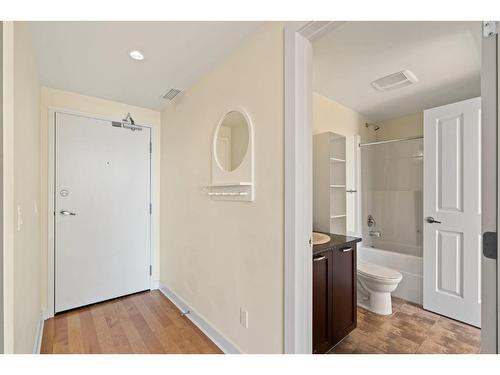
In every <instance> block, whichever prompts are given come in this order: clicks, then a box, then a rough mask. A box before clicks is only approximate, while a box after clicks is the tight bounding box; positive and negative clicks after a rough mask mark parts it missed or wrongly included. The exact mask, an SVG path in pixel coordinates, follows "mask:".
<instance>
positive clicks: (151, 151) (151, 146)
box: [149, 142, 153, 154]
mask: <svg viewBox="0 0 500 375" xmlns="http://www.w3.org/2000/svg"><path fill="white" fill-rule="evenodd" d="M149 153H150V154H152V153H153V142H149Z"/></svg>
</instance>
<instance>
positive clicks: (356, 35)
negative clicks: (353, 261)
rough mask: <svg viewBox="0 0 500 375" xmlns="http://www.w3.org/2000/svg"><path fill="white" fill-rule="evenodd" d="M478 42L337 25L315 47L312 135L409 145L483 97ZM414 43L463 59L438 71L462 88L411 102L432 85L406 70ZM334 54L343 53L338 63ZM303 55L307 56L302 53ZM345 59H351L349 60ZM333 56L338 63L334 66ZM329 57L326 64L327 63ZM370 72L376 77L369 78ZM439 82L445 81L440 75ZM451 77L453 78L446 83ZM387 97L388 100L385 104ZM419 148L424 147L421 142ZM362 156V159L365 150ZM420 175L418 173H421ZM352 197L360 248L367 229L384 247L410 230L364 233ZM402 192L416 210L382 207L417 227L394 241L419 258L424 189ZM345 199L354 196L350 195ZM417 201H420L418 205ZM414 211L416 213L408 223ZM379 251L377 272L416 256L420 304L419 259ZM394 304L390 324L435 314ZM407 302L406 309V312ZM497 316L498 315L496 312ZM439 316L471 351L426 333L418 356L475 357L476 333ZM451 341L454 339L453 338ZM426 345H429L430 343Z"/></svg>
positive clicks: (461, 34) (428, 31)
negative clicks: (450, 112) (431, 122)
mask: <svg viewBox="0 0 500 375" xmlns="http://www.w3.org/2000/svg"><path fill="white" fill-rule="evenodd" d="M411 28H413V29H418V30H420V31H419V32H415V31H411ZM384 29H385V30H384ZM405 29H410V31H409V32H408V33H405ZM422 30H425V32H421V31H422ZM335 34H336V35H335ZM343 38H344V39H343ZM419 38H420V39H419ZM313 39H314V38H313ZM335 39H336V40H335ZM481 39H482V30H481V23H478V22H476V23H471V22H470V23H459V22H439V23H438V22H428V23H426V24H425V25H423V24H422V23H421V22H371V23H370V22H345V23H336V25H334V27H332V30H331V31H329V32H327V33H324V35H322V36H321V37H320V38H315V39H314V40H313V41H312V55H313V60H312V73H313V78H312V82H313V84H312V86H313V87H312V89H313V97H312V106H311V107H312V118H313V134H321V133H324V132H328V131H330V132H335V133H336V134H341V135H348V132H349V131H352V132H357V135H359V136H360V138H361V142H360V143H373V142H377V141H381V140H384V138H385V140H394V139H400V138H413V137H415V138H421V137H422V136H423V111H424V110H426V109H430V108H434V107H438V106H441V105H446V104H449V103H454V102H458V101H460V100H464V99H467V98H474V97H478V96H480V95H481V84H480V80H481V63H480V61H481V44H482V42H481ZM494 39H496V37H494ZM376 41H382V42H384V41H385V42H387V45H386V49H384V48H381V47H382V46H381V45H380V44H377V43H375V42H376ZM460 41H462V44H461V43H460ZM412 43H413V44H412ZM440 43H444V44H441V46H439V44H440ZM495 43H496V40H495ZM419 44H424V45H425V44H427V46H428V48H430V49H431V50H433V49H437V50H438V51H439V50H442V49H443V48H446V50H447V52H449V53H452V52H453V51H455V52H457V53H460V54H461V55H460V56H462V57H463V58H460V59H457V56H456V55H455V56H454V57H453V58H454V59H455V62H458V61H459V60H460V62H461V63H464V64H465V65H467V66H462V67H461V68H460V67H458V66H453V67H452V66H450V61H445V62H441V63H447V64H448V65H447V66H446V67H445V68H444V70H443V71H444V73H445V74H444V76H446V74H448V73H450V72H457V71H458V72H461V73H464V72H467V74H465V75H467V76H468V78H467V79H465V80H464V81H463V82H462V83H461V84H457V83H456V82H455V86H453V84H450V82H449V81H450V79H449V80H448V85H444V84H443V85H442V86H443V87H442V88H441V89H439V84H438V83H437V80H436V79H431V81H432V85H433V87H432V89H431V91H428V92H427V95H425V100H427V102H425V100H422V98H420V99H419V98H418V97H413V98H412V96H411V94H409V93H411V92H412V89H417V88H418V89H419V90H420V89H421V88H422V90H423V89H424V88H426V87H427V88H428V83H429V82H427V84H425V83H424V82H426V81H427V80H428V78H429V75H428V74H429V72H428V71H426V70H425V69H423V70H422V69H420V68H418V67H414V68H413V70H414V71H411V69H409V68H411V66H412V63H413V62H414V61H417V60H418V57H419V51H418V48H417V47H418V46H419ZM321 45H323V46H324V47H325V48H324V50H325V51H328V52H327V54H323V55H322V54H321V51H320V49H318V46H321ZM296 46H297V44H296ZM305 48H307V47H305ZM336 48H337V51H338V52H339V53H340V54H339V55H336V56H335V49H336ZM454 48H455V49H454ZM332 51H333V52H332ZM405 51H406V53H405ZM301 52H304V50H301ZM420 52H421V51H420ZM305 53H307V51H306V52H305ZM349 54H350V55H351V56H347V55H349ZM397 54H402V55H403V56H404V59H403V60H404V61H403V60H398V59H397ZM431 55H432V56H435V55H436V54H429V50H427V51H426V52H425V53H424V54H422V55H420V60H421V61H422V64H423V65H426V69H430V70H432V69H435V66H432V64H430V63H429V61H431V60H432V59H431V60H429V59H428V58H427V59H426V58H424V56H427V57H428V56H431ZM346 56H347V58H346ZM366 56H370V59H368V60H367V59H366ZM332 57H335V58H334V59H333V58H332ZM330 58H331V60H330V61H329V59H330ZM349 58H350V60H349V61H343V59H344V60H348V59H349ZM434 60H435V59H434ZM332 61H335V64H331V62H332ZM378 62H380V63H381V64H382V62H383V64H382V65H378V68H379V70H380V74H379V75H376V74H370V72H369V71H370V69H371V68H372V66H373V65H377V63H378ZM396 65H399V68H396ZM417 65H418V64H417ZM444 65H446V64H444ZM306 67H307V64H306ZM349 69H352V70H349ZM372 70H373V69H372ZM398 70H399V71H398ZM407 70H409V72H405V71H407ZM349 72H351V74H349ZM391 72H392V73H391ZM371 73H373V71H372V72H371ZM396 73H399V74H396ZM415 73H417V74H415ZM321 74H323V75H321ZM384 74H385V75H384ZM391 74H395V75H398V76H399V77H400V79H399V81H398V80H396V82H394V80H393V79H394V76H393V77H389V76H391ZM441 75H443V74H442V73H441ZM415 76H416V79H415ZM345 77H348V78H347V80H350V82H349V81H348V82H347V83H346V84H343V82H342V79H344V80H345ZM387 77H389V78H390V79H388V81H387V79H386V80H385V84H388V85H389V86H390V85H391V82H392V84H394V85H396V86H398V85H401V86H400V88H398V89H396V88H395V87H394V88H389V89H386V90H379V88H380V87H382V86H381V83H382V84H383V83H384V82H378V86H379V87H378V88H377V87H376V86H377V82H376V81H377V79H378V78H387ZM426 77H427V78H426ZM448 78H450V77H449V76H448ZM360 79H364V80H365V84H367V86H368V88H370V89H372V90H374V92H373V93H374V95H375V94H378V97H376V100H374V101H373V102H372V103H369V102H370V100H369V95H365V94H366V90H365V89H364V88H361V89H360V87H359V86H358V85H356V82H357V81H356V80H358V81H359V80H360ZM391 79H392V81H391ZM402 81H405V82H402ZM412 81H413V82H412ZM451 81H453V79H451ZM398 82H399V83H398ZM432 85H431V86H432ZM445 86H446V87H445ZM335 90H337V92H335ZM384 91H385V92H384ZM417 91H418V90H417ZM424 91H425V90H424ZM403 92H404V93H405V94H404V95H401V93H403ZM446 92H454V93H455V94H456V95H458V96H457V97H454V98H452V97H451V96H448V97H446ZM398 96H400V97H401V100H400V101H399V102H398V101H397V100H396V102H395V101H394V100H395V99H397V97H398ZM384 98H385V99H384ZM388 98H389V99H390V100H388ZM356 100H357V102H356ZM391 101H392V104H390V105H389V104H388V103H389V102H391ZM384 102H385V103H384ZM366 103H368V105H365V104H366ZM490 104H491V103H490ZM412 106H413V107H415V106H417V107H418V108H413V107H412ZM389 107H391V108H392V111H393V112H392V114H391V115H387V117H385V118H384V115H383V114H382V113H383V112H384V111H386V110H387V112H386V114H387V113H388V112H390V111H391V109H390V108H389ZM397 120H400V121H397ZM318 124H319V125H318ZM405 125H406V126H405ZM375 128H377V130H375ZM353 129H354V130H353ZM405 132H406V133H405ZM349 135H351V134H349ZM490 136H491V135H490ZM408 142H410V143H411V142H413V141H411V140H408ZM420 142H421V143H422V140H421V139H420ZM404 143H405V142H401V145H402V144H404ZM414 143H417V144H418V140H417V141H415V142H414ZM412 148H413V147H404V146H401V149H402V150H403V151H405V152H406V151H408V152H410V151H409V150H410V149H412ZM417 149H418V146H417ZM361 152H362V153H363V151H361ZM410 153H411V152H410ZM414 156H415V158H414V159H415V160H417V159H420V161H419V163H422V159H423V158H425V155H422V154H420V155H418V152H417V154H416V155H414ZM346 159H347V158H346ZM371 161H374V159H371ZM349 164H351V165H349ZM362 164H363V155H361V165H362ZM422 165H423V163H422ZM393 167H394V163H393ZM345 168H346V169H349V168H352V163H346V165H345ZM361 168H362V166H361ZM386 168H389V169H386V170H390V168H391V167H390V166H386ZM372 172H373V171H372ZM393 172H395V173H393ZM400 172H402V173H397V170H394V169H392V170H391V175H392V176H394V179H396V180H397V178H402V177H404V176H405V173H407V174H408V170H407V169H406V168H405V167H404V163H403V164H402V165H401V166H400ZM421 174H423V170H422V172H421ZM363 177H364V176H363V173H361V186H362V187H364V184H365V182H366V181H363ZM381 179H384V177H381ZM403 179H404V178H403ZM385 182H388V181H385ZM413 182H415V181H413ZM392 183H396V184H397V181H392ZM332 185H335V184H332ZM339 185H340V186H342V185H347V183H346V184H339ZM342 187H343V188H344V189H345V190H357V189H350V188H349V187H348V186H342ZM334 188H339V186H336V187H334ZM357 193H358V194H359V196H360V197H361V198H360V201H361V207H362V209H361V217H359V216H360V215H359V214H358V217H357V218H356V219H357V220H358V222H360V223H361V230H360V231H359V233H358V235H359V236H360V237H361V238H363V243H365V237H366V235H365V233H366V232H369V231H370V230H372V231H373V232H374V233H372V234H373V236H370V235H369V233H368V236H369V237H368V238H367V239H368V240H373V241H384V240H387V235H388V234H389V233H390V231H391V230H392V231H393V233H395V234H401V233H398V231H397V230H394V228H397V226H398V225H399V226H400V227H402V228H404V229H409V228H408V226H406V225H405V223H408V220H406V221H405V220H404V219H403V221H398V220H395V221H394V222H393V226H392V227H391V225H389V226H384V227H385V228H387V229H388V230H387V231H386V230H385V229H384V232H385V235H384V234H383V233H382V231H381V230H377V229H378V228H369V227H368V222H369V220H368V215H365V212H364V210H363V207H364V205H366V201H365V202H363V198H362V197H363V195H364V194H365V191H357ZM381 193H382V192H381V191H378V192H377V194H379V195H380V194H381ZM399 193H400V195H403V193H408V195H412V194H413V198H412V199H413V201H412V202H413V203H410V204H409V206H405V204H404V203H403V201H401V200H400V201H398V200H397V199H396V200H394V199H392V198H389V200H388V201H387V202H388V204H392V205H393V206H394V207H395V209H396V211H397V213H398V214H399V215H401V214H403V213H405V212H406V213H407V214H408V215H407V217H406V218H408V217H411V218H412V219H411V220H410V221H413V222H414V223H415V226H412V228H411V229H410V230H408V232H411V236H409V237H408V236H407V237H406V238H407V239H408V238H410V239H412V240H413V243H411V241H410V242H407V243H404V242H403V243H402V242H401V241H400V240H401V237H399V238H398V240H399V241H400V242H399V243H400V245H403V246H399V248H403V249H406V250H409V249H410V248H411V247H412V246H413V247H417V248H418V247H420V249H421V251H422V253H421V254H423V247H424V241H423V233H422V232H423V229H422V228H423V225H424V222H423V218H424V215H423V209H419V205H420V206H422V207H423V195H424V193H423V189H422V188H421V189H420V190H419V189H413V190H411V189H410V190H408V191H405V190H404V189H401V191H400V192H399ZM410 193H411V194H410ZM346 194H347V193H346ZM349 194H353V193H352V192H351V193H349ZM418 196H420V201H419V198H418ZM346 199H347V197H346ZM332 201H333V202H335V200H334V199H330V202H328V204H330V205H331V202H332ZM398 202H399V203H398ZM412 204H413V206H412ZM410 206H411V207H410ZM405 207H410V210H409V211H408V210H407V209H405ZM383 211H384V212H385V215H387V217H391V215H390V212H387V210H383ZM411 212H414V215H413V216H412V214H411ZM354 214H355V213H354ZM339 215H340V214H339ZM345 215H346V218H347V220H349V216H350V215H353V213H352V209H351V210H349V209H348V208H347V206H346V213H345ZM417 215H419V216H420V220H419V216H417ZM335 216H337V215H331V216H330V218H329V219H331V220H334V219H340V218H338V217H335ZM365 216H366V217H365ZM371 216H372V217H373V219H374V221H375V223H376V224H377V225H378V226H383V223H382V222H383V221H384V220H382V219H381V222H379V221H378V220H377V217H376V215H373V214H372V215H371ZM364 227H366V228H364ZM364 232H365V233H364ZM377 232H380V236H377ZM344 234H346V233H344ZM383 237H386V238H383ZM402 237H404V236H402ZM419 241H420V242H419ZM368 243H369V242H368ZM363 246H364V245H361V246H360V248H361V251H360V253H363V250H362V247H363ZM372 246H373V245H371V244H369V245H368V246H366V248H367V250H370V249H376V248H374V247H372ZM405 246H406V247H405ZM381 250H384V251H387V252H388V253H390V254H389V255H391V258H392V259H391V260H390V261H389V262H391V263H388V264H386V265H381V266H382V267H385V268H391V267H390V265H392V268H397V267H399V266H400V265H401V264H402V263H405V259H404V256H412V257H414V258H412V259H413V260H415V262H413V263H408V262H406V263H407V264H406V265H405V267H407V269H406V271H405V273H406V274H408V275H411V276H412V277H413V284H412V283H410V285H407V289H408V290H407V291H408V292H409V293H410V294H411V293H413V295H415V296H419V295H420V298H422V296H423V277H424V275H423V259H422V255H421V256H420V257H418V256H416V255H412V254H405V253H399V254H398V252H397V251H391V250H390V249H381ZM476 251H477V254H480V251H481V247H479V246H478V247H477V249H476ZM410 252H411V251H410ZM358 254H359V253H358ZM377 255H379V254H370V253H369V251H366V252H365V256H364V258H365V260H367V259H372V260H373V259H376V258H374V256H377ZM360 258H362V257H361V256H359V257H358V259H360ZM418 258H420V259H418ZM483 262H484V257H483ZM495 264H496V262H495ZM419 269H420V274H419V272H418V270H419ZM495 271H496V270H495ZM400 273H401V272H400ZM495 273H496V272H495ZM412 277H407V278H406V280H408V281H409V280H410V279H412ZM484 277H485V275H484V273H483V279H484ZM488 277H489V279H493V278H495V274H491V273H489V276H488ZM419 279H420V280H419ZM417 284H418V285H419V286H420V290H415V289H414V288H413V287H412V286H411V285H417ZM396 290H397V289H396ZM400 291H402V290H400ZM396 293H397V292H396ZM495 293H496V288H495V291H494V293H492V294H493V296H494V297H496V295H495ZM490 295H491V294H490ZM397 298H398V297H396V298H395V299H394V301H395V302H394V303H393V307H394V312H393V314H392V316H393V317H394V316H395V315H396V314H397V315H398V317H401V316H402V315H403V314H407V315H411V316H412V318H411V319H410V320H411V321H412V322H413V324H417V323H419V322H420V323H422V320H421V319H424V318H425V317H426V314H432V313H430V312H429V311H427V310H425V309H423V308H422V306H421V303H422V302H420V304H419V303H415V302H412V301H408V300H404V299H399V300H398V299H397ZM422 299H423V298H422ZM482 302H483V306H484V304H485V302H488V304H489V306H490V309H491V308H492V306H493V305H494V304H496V302H494V303H491V301H485V300H484V299H483V301H482ZM408 303H409V304H410V305H408ZM419 305H420V306H419ZM407 306H412V307H413V306H417V307H418V310H417V311H413V312H412V313H411V314H409V311H408V309H407ZM399 307H402V310H396V308H399ZM494 311H496V309H495V310H494ZM368 315H369V312H367V316H368ZM436 316H437V320H439V321H440V322H441V323H440V324H441V325H444V326H446V327H447V328H446V329H449V330H450V329H451V328H454V329H455V328H456V329H458V330H459V331H460V330H463V331H461V333H457V332H455V333H454V334H455V335H457V334H458V335H464V337H469V338H471V340H470V341H469V342H468V344H467V345H469V346H468V347H463V346H461V345H457V346H456V347H454V348H443V347H442V346H441V347H440V346H439V343H436V341H439V338H436V337H432V340H434V342H432V340H431V341H427V338H426V337H424V336H425V334H423V335H421V336H420V338H419V339H418V340H417V344H418V345H419V347H421V346H422V345H423V343H424V341H427V344H426V345H424V346H423V347H422V350H423V351H424V352H440V351H441V352H453V351H455V352H464V353H465V352H468V350H469V349H470V350H472V352H478V351H479V340H478V331H475V330H476V329H475V328H473V327H471V326H469V325H465V324H463V323H460V322H457V321H455V320H446V319H447V318H445V317H442V318H441V315H436ZM427 318H428V316H427ZM378 319H379V318H378V317H377V316H373V317H368V318H367V319H365V320H363V322H364V323H366V321H367V320H372V321H378ZM431 320H432V319H430V320H429V323H430V321H431ZM364 323H363V324H364ZM379 323H380V321H379ZM399 323H400V322H398V323H397V324H399ZM494 323H495V324H494V325H493V326H492V325H491V320H490V324H489V325H488V328H487V329H488V331H490V332H493V331H496V329H497V328H496V322H494ZM382 325H384V326H386V328H387V329H388V330H389V331H390V327H391V324H390V323H387V324H385V323H383V324H382ZM441 325H440V326H439V327H438V326H436V327H435V328H439V330H441V328H443V327H442V326H441ZM431 326H432V325H431ZM365 328H366V326H365ZM427 328H431V327H427ZM431 331H432V329H430V330H429V331H428V332H431ZM354 332H356V331H353V333H352V334H351V335H353V337H355V336H356V335H358V336H359V333H354ZM358 332H359V331H358ZM443 332H444V331H443ZM386 333H387V332H386ZM448 333H449V332H448ZM495 333H496V332H495ZM449 334H450V335H452V333H449ZM479 335H480V334H479ZM348 337H350V336H348ZM379 337H381V338H382V339H381V340H382V342H387V341H388V340H389V338H388V337H389V336H387V335H386V336H384V334H383V333H380V335H379ZM495 338H496V335H495ZM419 340H423V341H422V342H420V343H419V342H418V341H419ZM465 341H467V340H465ZM495 341H496V339H495ZM429 342H431V343H430V344H429ZM374 344H375V343H372V347H374V346H375V345H374ZM435 344H436V345H435ZM386 349H387V351H386V352H390V348H386ZM353 350H354V349H353ZM495 350H496V343H495V347H493V348H492V346H491V345H489V347H488V348H486V347H485V348H483V352H488V351H495ZM354 351H355V350H354ZM362 351H363V350H361V349H359V348H358V351H357V352H362ZM408 352H412V351H408ZM413 352H417V351H413Z"/></svg>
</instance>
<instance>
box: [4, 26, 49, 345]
mask: <svg viewBox="0 0 500 375" xmlns="http://www.w3.org/2000/svg"><path fill="white" fill-rule="evenodd" d="M4 26H5V28H4V30H3V31H4V51H3V52H4V74H5V81H4V84H5V86H4V87H3V90H4V92H3V95H4V102H3V107H4V113H3V116H4V129H3V141H4V145H3V146H4V150H3V151H4V153H3V168H4V173H5V174H4V196H3V205H4V210H5V211H4V218H3V222H4V228H3V229H4V244H3V245H4V251H5V258H4V262H5V263H4V270H3V271H4V272H3V274H4V282H5V285H4V287H5V289H4V297H5V299H4V303H5V325H4V333H5V337H4V345H5V346H4V349H5V352H6V353H31V352H32V351H33V349H34V344H35V341H36V336H37V326H38V324H39V321H40V318H41V308H40V214H39V211H38V206H39V203H40V165H39V151H40V126H39V105H40V86H39V81H38V72H37V68H36V65H35V63H34V56H33V49H32V44H31V35H30V32H29V28H28V26H27V24H26V23H23V22H16V23H12V22H5V23H4Z"/></svg>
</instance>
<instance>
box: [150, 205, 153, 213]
mask: <svg viewBox="0 0 500 375" xmlns="http://www.w3.org/2000/svg"><path fill="white" fill-rule="evenodd" d="M152 213H153V205H152V204H151V203H150V204H149V214H150V215H151V214H152Z"/></svg>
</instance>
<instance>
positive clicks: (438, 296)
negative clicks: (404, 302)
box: [424, 98, 481, 327]
mask: <svg viewBox="0 0 500 375" xmlns="http://www.w3.org/2000/svg"><path fill="white" fill-rule="evenodd" d="M480 120H481V98H474V99H469V100H464V101H461V102H458V103H453V104H449V105H445V106H442V107H438V108H433V109H429V110H427V111H425V112H424V220H425V223H424V308H425V309H427V310H431V311H434V312H436V313H438V314H441V315H445V316H448V317H450V318H453V319H456V320H460V321H463V322H465V323H468V324H472V325H474V326H477V327H480V325H481V269H480V266H481V262H480V260H481V194H480V192H481V128H480V125H481V123H480V122H481V121H480Z"/></svg>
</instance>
